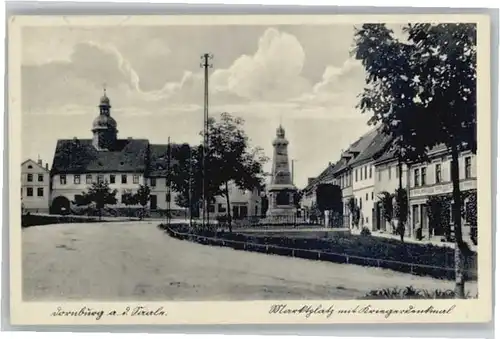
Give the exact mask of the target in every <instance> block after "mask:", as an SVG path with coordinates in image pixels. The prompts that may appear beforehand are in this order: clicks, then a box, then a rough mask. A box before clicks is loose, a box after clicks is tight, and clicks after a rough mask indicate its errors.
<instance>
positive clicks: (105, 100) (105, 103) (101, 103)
mask: <svg viewBox="0 0 500 339" xmlns="http://www.w3.org/2000/svg"><path fill="white" fill-rule="evenodd" d="M103 91H104V93H103V95H102V97H101V100H99V106H108V107H111V102H110V101H109V98H108V96H107V95H106V87H104V89H103Z"/></svg>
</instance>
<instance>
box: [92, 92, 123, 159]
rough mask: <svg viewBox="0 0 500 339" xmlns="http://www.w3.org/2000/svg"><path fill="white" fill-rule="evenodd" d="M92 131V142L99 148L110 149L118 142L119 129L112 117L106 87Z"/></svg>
mask: <svg viewBox="0 0 500 339" xmlns="http://www.w3.org/2000/svg"><path fill="white" fill-rule="evenodd" d="M92 133H93V139H92V143H93V145H94V147H95V148H96V149H98V150H110V149H111V148H113V146H114V145H115V143H116V139H117V134H118V130H117V129H116V121H115V119H113V118H112V117H111V104H110V100H109V98H108V96H107V94H106V87H104V93H103V96H102V97H101V100H100V101H99V115H98V116H97V117H96V118H95V119H94V122H93V123H92Z"/></svg>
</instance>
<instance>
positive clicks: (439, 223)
mask: <svg viewBox="0 0 500 339" xmlns="http://www.w3.org/2000/svg"><path fill="white" fill-rule="evenodd" d="M427 215H428V216H429V235H431V234H436V233H442V234H444V236H445V237H446V238H447V239H449V238H450V237H451V233H450V231H451V230H450V198H449V197H448V196H446V195H431V196H429V197H428V198H427Z"/></svg>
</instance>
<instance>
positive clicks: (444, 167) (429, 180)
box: [409, 152, 477, 241]
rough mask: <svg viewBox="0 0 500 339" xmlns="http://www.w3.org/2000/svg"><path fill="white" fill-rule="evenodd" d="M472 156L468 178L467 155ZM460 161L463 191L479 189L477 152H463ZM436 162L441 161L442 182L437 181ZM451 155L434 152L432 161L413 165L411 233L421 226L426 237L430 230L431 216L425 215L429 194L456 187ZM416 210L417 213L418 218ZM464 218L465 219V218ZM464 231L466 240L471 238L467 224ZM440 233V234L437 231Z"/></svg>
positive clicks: (449, 191) (444, 191)
mask: <svg viewBox="0 0 500 339" xmlns="http://www.w3.org/2000/svg"><path fill="white" fill-rule="evenodd" d="M467 157H470V159H471V167H470V169H471V170H470V177H469V178H466V175H465V167H466V166H465V162H466V161H465V159H466V158H467ZM458 164H459V179H460V191H461V192H464V191H468V190H476V189H477V182H476V175H477V164H476V156H475V155H474V154H471V153H470V152H464V153H462V154H460V156H459V159H458ZM436 165H441V182H437V180H436V179H437V178H436ZM422 168H425V169H426V179H425V185H422ZM415 169H418V171H419V172H418V173H419V176H418V177H419V179H418V180H419V182H418V184H419V185H418V186H416V185H415ZM450 169H451V155H449V154H447V153H445V154H435V155H434V156H431V163H429V164H417V165H414V166H412V167H411V169H410V215H409V225H410V227H409V228H410V229H411V231H410V232H411V234H412V235H415V230H416V229H417V228H419V227H422V233H423V235H424V236H425V237H428V234H429V220H428V217H427V216H426V210H425V208H426V207H425V206H426V202H427V199H428V197H429V196H432V195H442V194H451V193H452V191H453V185H452V182H451V171H450ZM415 213H417V217H416V218H415ZM462 221H463V222H464V220H462ZM462 231H463V234H464V240H466V241H468V239H469V231H468V230H467V228H466V227H463V229H462ZM438 237H441V235H438Z"/></svg>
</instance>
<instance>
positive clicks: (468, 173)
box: [465, 157, 472, 179]
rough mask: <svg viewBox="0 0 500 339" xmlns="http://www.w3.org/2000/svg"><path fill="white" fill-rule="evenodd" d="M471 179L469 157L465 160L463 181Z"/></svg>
mask: <svg viewBox="0 0 500 339" xmlns="http://www.w3.org/2000/svg"><path fill="white" fill-rule="evenodd" d="M470 177H472V173H471V157H466V158H465V179H469V178H470Z"/></svg>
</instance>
